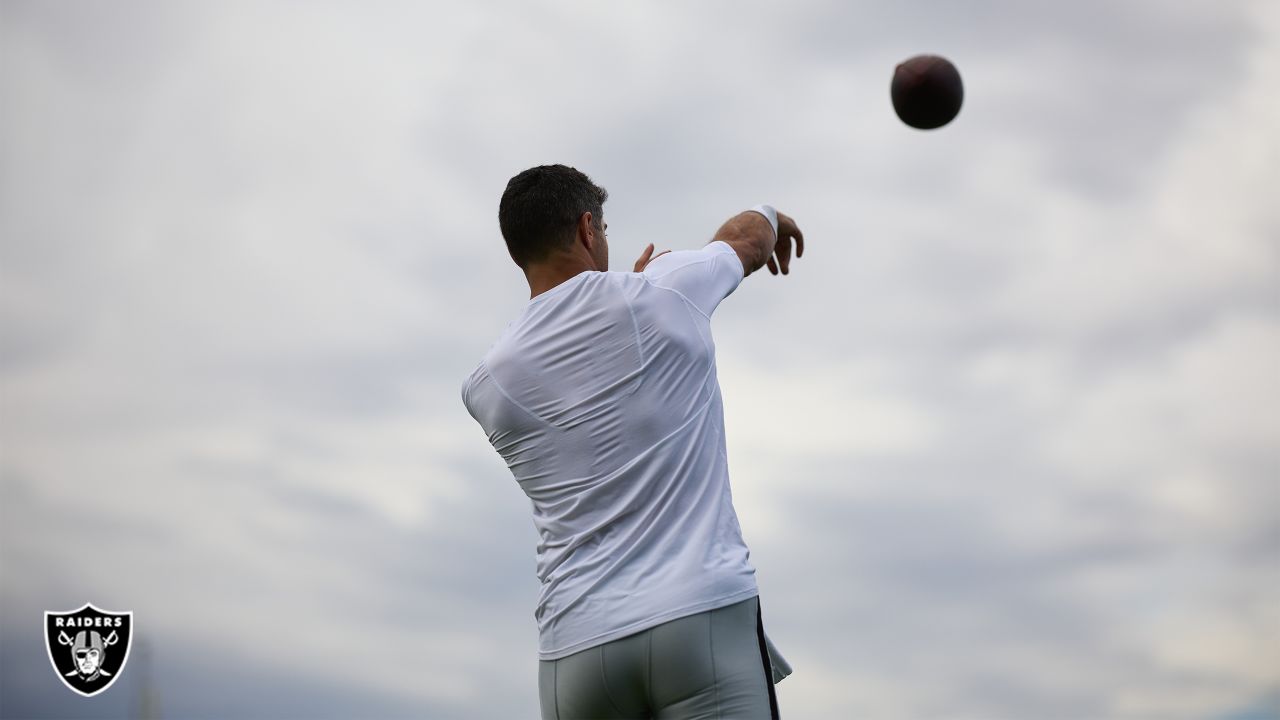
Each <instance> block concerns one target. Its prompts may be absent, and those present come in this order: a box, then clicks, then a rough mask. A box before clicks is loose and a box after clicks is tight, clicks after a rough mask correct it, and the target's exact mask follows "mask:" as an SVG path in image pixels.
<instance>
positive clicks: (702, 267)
mask: <svg viewBox="0 0 1280 720" xmlns="http://www.w3.org/2000/svg"><path fill="white" fill-rule="evenodd" d="M607 198H608V193H606V192H605V190H604V188H601V187H598V186H596V185H595V184H594V183H592V182H591V179H590V178H588V177H587V176H586V175H584V174H582V173H581V172H578V171H577V170H576V169H574V168H570V167H565V166H563V165H544V166H540V167H535V168H531V169H529V170H526V171H524V172H522V173H520V174H519V175H516V176H515V177H514V178H512V179H511V181H510V182H509V183H508V184H507V188H506V191H505V192H504V193H503V195H502V200H501V202H500V203H499V207H498V222H499V225H500V226H501V230H502V236H503V238H504V239H505V240H506V244H507V250H508V252H509V253H510V254H511V258H512V260H514V261H515V263H516V264H517V265H518V266H519V267H520V268H521V269H522V270H523V271H524V274H525V277H526V279H527V280H528V282H529V295H530V299H529V303H528V304H527V305H526V306H525V308H524V310H523V311H522V312H521V314H520V315H519V316H518V317H517V318H516V319H515V320H513V321H512V322H511V323H510V324H509V325H508V326H507V328H506V329H505V330H504V331H503V332H502V334H501V335H500V336H499V338H498V339H497V340H496V341H495V342H494V343H493V345H492V346H491V347H490V348H489V351H488V352H487V353H486V354H485V356H484V360H483V361H482V362H481V363H480V364H479V366H478V367H476V369H475V370H474V371H473V372H472V373H471V374H470V375H469V376H468V377H467V378H466V380H465V381H464V382H463V385H462V401H463V404H464V405H466V407H467V410H468V412H470V413H471V416H472V417H473V418H475V420H476V421H477V422H478V423H479V424H480V426H481V428H483V430H484V432H485V433H486V435H487V436H488V438H489V442H490V443H491V444H492V445H493V447H494V449H496V450H497V451H498V453H499V454H500V455H501V456H502V457H503V459H504V460H505V461H506V463H507V467H508V468H510V470H511V472H512V474H513V475H514V476H515V479H516V481H517V482H518V483H519V485H520V488H521V489H522V490H523V491H524V492H525V494H526V495H528V497H529V499H530V500H531V502H532V506H533V519H534V525H535V526H536V528H537V530H538V533H539V538H540V541H539V543H538V547H537V555H538V557H537V575H538V579H539V580H540V581H541V583H542V588H541V592H540V593H539V598H538V607H537V609H536V611H535V613H534V616H535V618H536V619H537V621H538V631H539V646H538V656H539V666H538V685H539V696H540V701H541V706H542V717H543V718H547V719H550V718H554V719H556V720H562V719H563V720H567V719H568V718H614V717H618V718H622V717H628V718H633V717H662V718H677V717H678V718H694V717H697V718H720V717H725V718H770V717H773V718H776V717H777V716H778V711H777V699H776V696H775V694H774V691H773V684H774V682H776V681H777V680H778V679H781V678H782V677H785V675H786V674H787V673H789V672H790V668H789V667H788V666H787V665H786V662H785V660H783V659H782V658H781V656H780V655H778V654H777V652H776V650H774V649H773V648H772V644H771V643H769V642H768V639H767V638H766V637H765V636H764V627H763V622H762V620H761V615H760V605H759V589H758V587H757V586H756V581H755V568H754V567H752V565H751V564H750V563H749V562H748V557H749V554H750V553H749V552H748V550H747V546H746V543H745V542H744V541H743V539H742V533H741V530H740V528H739V526H738V519H737V515H736V514H735V512H734V508H733V502H732V496H731V494H730V489H729V474H728V459H727V455H726V452H725V435H724V407H723V404H722V402H721V397H720V384H719V381H718V380H717V378H716V365H715V346H714V344H713V342H712V337H711V324H710V323H711V315H712V313H713V312H714V311H715V309H716V306H717V305H719V303H720V301H721V300H723V299H724V298H725V297H726V296H728V295H729V294H730V293H732V292H733V291H734V289H735V288H737V286H738V284H739V283H741V282H742V280H743V278H745V277H746V276H747V275H750V274H751V273H752V272H754V271H756V270H758V269H760V268H761V267H763V266H766V265H767V266H768V268H769V270H770V272H772V273H773V274H775V275H776V274H778V272H779V271H781V273H782V274H784V275H785V274H787V273H789V271H790V262H791V242H792V240H795V243H796V256H797V257H799V256H800V255H801V254H802V253H803V250H804V239H803V236H802V235H801V234H800V230H799V229H798V228H797V227H796V225H795V223H794V222H792V220H791V218H789V217H787V216H786V215H784V214H782V213H778V212H776V211H775V210H773V208H770V207H768V206H759V207H758V208H756V209H755V210H753V211H747V212H743V213H741V214H739V215H737V216H735V217H733V218H730V219H729V221H728V222H726V223H725V224H724V225H723V226H722V227H721V228H720V230H719V231H717V232H716V235H715V238H714V239H713V240H712V241H711V242H710V243H708V244H707V245H706V246H705V247H704V248H702V249H701V250H688V251H677V252H670V251H667V252H663V253H659V255H658V256H656V257H651V254H652V252H653V249H654V248H653V245H652V244H650V245H648V246H647V247H646V248H645V251H644V253H643V254H642V255H641V256H640V259H639V260H638V261H637V262H636V264H635V272H610V271H609V243H608V240H607V238H606V230H607V228H608V224H607V223H605V222H604V217H603V206H604V202H605V200H606V199H607Z"/></svg>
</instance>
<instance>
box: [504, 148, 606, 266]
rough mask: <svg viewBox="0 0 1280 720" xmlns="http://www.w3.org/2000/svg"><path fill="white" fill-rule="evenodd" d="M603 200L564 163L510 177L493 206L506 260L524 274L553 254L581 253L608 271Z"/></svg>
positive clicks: (601, 191) (599, 192)
mask: <svg viewBox="0 0 1280 720" xmlns="http://www.w3.org/2000/svg"><path fill="white" fill-rule="evenodd" d="M608 199H609V193H608V192H606V191H605V189H604V188H602V187H599V186H598V185H596V184H595V183H593V182H591V178H589V177H587V176H586V175H584V174H582V173H581V172H578V170H577V169H575V168H571V167H566V166H564V165H539V166H538V167H535V168H529V169H528V170H525V171H524V172H522V173H520V174H519V175H516V176H515V177H513V178H511V181H510V182H508V183H507V189H506V191H505V192H503V193H502V201H501V202H500V203H499V204H498V225H499V226H500V227H501V228H502V237H503V239H505V240H506V241H507V251H508V252H510V253H511V259H512V260H515V262H516V265H519V266H520V267H521V269H523V270H525V271H526V272H527V271H528V270H529V266H530V265H536V264H538V263H542V262H545V261H547V260H550V259H553V258H554V257H555V256H556V255H563V254H569V255H573V254H576V253H583V254H584V256H585V257H589V259H590V260H591V261H592V263H594V265H595V266H596V269H597V270H608V269H609V244H608V241H607V240H606V239H605V227H606V226H607V225H606V223H605V222H604V203H605V200H608Z"/></svg>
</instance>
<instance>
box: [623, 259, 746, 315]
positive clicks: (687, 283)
mask: <svg viewBox="0 0 1280 720" xmlns="http://www.w3.org/2000/svg"><path fill="white" fill-rule="evenodd" d="M744 272H745V270H744V268H743V267H742V260H741V259H740V258H739V257H738V252H737V251H736V250H734V249H733V246H731V245H729V243H726V242H724V241H723V240H713V241H712V242H710V243H707V244H706V245H705V246H704V247H702V248H701V249H699V250H673V251H672V252H669V253H664V254H663V255H662V256H661V257H658V258H656V259H655V260H653V261H652V262H650V263H649V264H648V265H647V266H646V267H645V269H644V275H645V277H646V278H648V280H649V282H651V283H653V284H654V285H657V286H658V287H663V288H667V289H669V290H674V291H675V292H677V293H679V294H680V295H681V296H683V297H684V299H685V300H687V301H689V303H690V304H691V305H693V306H694V307H696V308H698V311H699V312H701V313H702V314H703V315H705V316H707V317H708V318H710V317H711V313H713V312H715V309H716V307H717V306H718V305H719V304H720V301H721V300H723V299H725V298H726V297H728V296H729V295H730V294H732V293H733V291H734V290H736V289H737V288H738V285H739V284H741V283H742V278H743V277H744Z"/></svg>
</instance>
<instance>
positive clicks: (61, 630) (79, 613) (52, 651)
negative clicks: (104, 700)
mask: <svg viewBox="0 0 1280 720" xmlns="http://www.w3.org/2000/svg"><path fill="white" fill-rule="evenodd" d="M44 630H45V645H46V646H47V648H48V650H49V662H50V663H52V664H53V670H54V672H56V673H57V674H58V677H59V678H61V679H62V682H63V684H65V685H66V686H67V687H69V688H71V689H72V690H73V691H75V692H77V693H79V694H80V695H83V696H85V697H92V696H94V695H97V694H98V693H100V692H102V691H103V690H106V689H107V688H108V687H111V684H112V683H114V682H115V681H116V678H117V677H119V676H120V671H122V670H124V665H125V662H126V661H128V659H129V640H130V638H132V636H133V613H132V612H118V613H117V612H109V611H106V610H99V609H97V608H95V607H94V606H92V605H89V604H87V603H86V604H85V605H84V607H82V608H80V609H79V610H71V611H68V612H60V613H59V612H45V614H44Z"/></svg>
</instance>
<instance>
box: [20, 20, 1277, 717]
mask: <svg viewBox="0 0 1280 720" xmlns="http://www.w3.org/2000/svg"><path fill="white" fill-rule="evenodd" d="M0 20H2V21H0V102H2V103H3V105H4V107H5V112H4V113H0V443H2V444H3V447H4V453H3V455H2V456H0V566H2V567H3V574H2V575H0V607H3V608H4V610H3V615H2V616H0V635H2V637H0V665H2V666H3V667H4V668H5V669H6V670H5V673H4V674H3V677H0V714H2V715H4V716H20V717H73V716H77V713H87V714H89V715H92V716H98V717H101V716H124V715H128V714H133V713H134V710H135V709H136V708H135V707H134V705H133V703H135V702H136V700H137V692H138V691H137V687H136V685H122V686H121V689H120V690H118V691H113V692H111V693H108V694H107V695H104V696H103V697H101V698H99V699H98V700H95V701H93V702H94V704H93V705H85V704H82V703H79V702H72V701H73V700H74V701H79V700H80V699H79V698H75V697H73V696H71V695H70V694H69V693H67V692H66V691H65V689H63V688H61V687H60V686H59V684H58V683H57V680H56V678H53V677H52V676H51V675H50V674H49V670H48V666H47V660H46V659H45V658H44V657H43V649H42V648H41V642H42V640H41V638H40V637H39V635H38V633H39V624H38V619H39V618H40V613H41V612H43V610H46V609H61V608H64V607H71V606H78V605H79V604H81V603H83V602H85V601H92V602H94V603H98V604H101V605H104V606H106V607H111V608H125V609H133V610H134V611H135V613H137V618H138V622H139V623H140V627H145V628H146V637H147V639H148V640H149V647H150V648H151V649H152V651H153V653H154V658H155V663H154V669H153V678H154V687H155V688H156V690H157V691H158V692H159V694H160V699H161V709H162V710H163V712H164V714H166V715H168V716H175V717H218V716H223V717H225V716H246V717H247V716H258V717H293V716H303V715H306V716H318V717H354V716H381V717H407V716H427V717H498V716H503V717H507V716H511V717H523V716H528V715H529V714H530V712H531V708H533V707H534V703H535V702H536V685H535V679H536V672H535V671H536V662H535V658H536V656H535V654H534V651H535V648H536V627H535V625H534V622H533V617H532V610H533V605H534V601H535V599H536V593H537V582H536V578H535V577H534V575H533V569H534V556H533V545H534V542H535V540H536V535H535V533H534V530H533V527H532V523H531V521H530V518H529V515H528V504H527V500H526V499H525V498H524V497H523V496H522V495H521V494H520V492H519V489H518V487H517V486H516V485H515V483H514V482H512V481H511V478H510V476H509V473H508V472H507V470H506V468H505V467H504V465H503V464H502V462H501V461H500V460H499V459H498V458H497V457H496V455H495V454H494V453H493V452H492V450H491V449H490V448H489V447H488V446H487V444H486V443H485V441H484V437H483V434H482V433H481V431H480V430H479V429H478V428H477V427H475V425H474V423H473V422H472V420H471V418H470V417H468V416H467V414H466V413H465V411H464V410H463V409H462V407H461V405H460V402H459V399H458V395H457V392H458V384H459V383H460V382H461V379H462V377H464V376H465V374H466V373H467V372H468V371H469V370H470V369H471V367H473V366H474V363H475V362H476V361H477V360H478V359H479V357H480V355H481V354H482V353H483V351H484V350H485V348H486V347H487V346H488V344H489V343H490V342H491V341H492V339H493V338H495V337H496V336H497V334H498V332H500V330H501V328H502V327H503V325H504V324H505V323H506V322H508V321H509V320H510V319H511V318H512V317H513V316H514V314H515V313H516V312H518V310H519V308H520V307H521V306H522V304H523V303H524V301H525V300H526V299H527V288H526V287H525V286H524V285H523V278H522V277H521V275H520V273H519V272H518V270H517V269H516V268H515V267H514V266H513V265H512V264H511V263H510V262H509V259H508V258H507V256H506V254H505V249H504V248H503V245H502V241H501V238H500V236H499V235H498V232H497V223H496V207H497V198H498V196H499V195H500V193H501V190H502V187H503V186H504V185H505V183H506V181H507V179H508V178H509V177H510V176H511V175H512V174H514V173H515V172H517V171H518V170H520V169H522V168H524V167H527V166H529V165H533V164H539V163H545V162H567V163H569V164H574V165H576V166H578V167H580V168H582V169H583V170H585V171H587V172H588V173H590V174H591V175H592V176H593V177H594V179H596V180H597V181H599V182H600V183H602V184H604V185H605V186H606V187H608V188H609V189H610V193H611V199H610V202H609V204H608V206H607V208H606V212H607V214H608V216H609V220H610V238H611V244H612V246H613V248H612V253H611V256H612V258H613V266H614V269H624V268H627V267H629V266H630V264H631V261H632V259H633V257H634V256H635V255H637V254H638V253H639V251H640V249H641V248H642V247H643V246H644V245H645V244H646V243H648V242H650V241H652V242H655V243H657V244H658V246H659V248H660V249H662V248H666V247H671V248H684V247H694V246H696V245H698V244H699V243H701V242H705V241H706V240H707V239H708V238H709V237H710V236H711V233H713V232H714V230H715V228H716V227H717V226H718V224H719V223H720V222H722V221H723V220H724V219H725V218H726V217H727V216H729V215H731V214H732V213H734V212H736V211H738V210H740V209H741V208H742V207H745V206H749V205H751V204H755V203H757V202H761V201H767V202H771V203H773V204H775V205H777V206H778V207H780V208H782V209H783V210H784V211H787V212H789V213H791V214H792V215H794V216H795V217H796V218H797V220H798V221H799V222H800V224H801V227H802V228H804V230H805V232H806V236H807V237H808V238H809V241H810V242H809V247H808V250H807V252H806V255H805V257H804V258H802V259H800V260H799V261H797V263H796V265H795V267H794V272H793V274H792V275H791V276H790V277H788V278H772V277H768V276H762V277H759V278H757V277H755V276H753V277H752V278H750V279H748V281H747V282H745V283H744V285H743V287H742V288H740V289H739V290H738V291H737V292H736V293H735V294H734V296H733V297H732V298H731V299H730V300H729V301H727V302H726V303H725V304H724V305H722V306H721V309H720V311H719V314H718V315H717V318H716V332H717V354H718V357H719V362H720V371H721V372H720V376H721V382H722V387H723V389H724V394H725V404H726V410H727V414H728V417H727V418H726V423H727V426H728V430H729V451H730V455H731V458H730V466H731V471H732V472H733V476H734V494H735V501H736V504H737V506H738V509H739V513H740V516H741V518H742V525H743V528H744V532H745V533H746V536H747V540H748V542H749V543H750V545H751V547H752V558H753V560H754V561H755V562H756V565H757V568H758V571H759V578H760V583H761V587H762V593H763V595H762V603H763V608H764V612H765V614H766V617H767V618H768V619H769V620H768V625H769V627H770V635H771V636H772V637H773V639H774V640H775V641H777V642H778V644H779V646H780V647H781V648H782V650H783V652H784V653H785V654H786V655H787V657H788V658H789V659H790V660H791V661H792V662H793V664H794V665H795V666H796V674H795V675H794V676H792V677H791V678H788V679H787V681H786V682H784V683H782V684H781V685H780V686H779V688H778V689H779V694H780V699H781V702H782V705H783V707H784V708H785V709H786V712H787V713H788V715H790V716H795V717H845V716H854V715H865V716H869V717H901V718H925V717H955V716H958V715H963V716H973V717H990V718H1018V717H1038V718H1063V719H1064V720H1065V719H1067V718H1079V717H1160V718H1215V719H1216V718H1232V720H1240V718H1251V717H1259V716H1265V715H1266V712H1267V710H1266V709H1267V708H1272V707H1274V704H1275V688H1276V687H1278V686H1280V676H1277V675H1276V672H1275V668H1276V667H1280V657H1278V656H1277V654H1276V651H1275V650H1274V649H1273V648H1274V647H1276V646H1280V642H1278V641H1280V635H1277V632H1278V631H1277V629H1276V627H1275V623H1274V612H1273V610H1271V608H1274V606H1275V602H1276V600H1277V599H1278V598H1280V584H1277V581H1276V578H1275V574H1274V572H1273V570H1274V568H1275V567H1276V564H1277V560H1280V535H1278V531H1277V527H1278V526H1277V518H1276V515H1275V512H1274V508H1275V507H1276V506H1277V502H1276V500H1277V498H1276V491H1275V489H1274V478H1275V475H1276V470H1277V465H1278V463H1280V461H1278V460H1277V455H1276V452H1277V447H1280V444H1278V442H1277V441H1280V436H1278V435H1277V432H1278V428H1280V418H1278V417H1277V415H1276V412H1275V410H1274V408H1275V407H1280V387H1277V384H1276V375H1275V373H1274V369H1273V368H1274V367H1275V365H1276V361H1278V360H1280V314H1278V313H1280V306H1278V300H1277V297H1276V294H1275V292H1274V289H1275V287H1276V285H1275V281H1276V280H1277V269H1278V268H1280V262H1277V260H1278V258H1277V246H1276V244H1275V238H1276V237H1277V236H1280V214H1277V211H1276V210H1275V209H1274V207H1275V206H1274V203H1273V202H1272V200H1271V198H1270V194H1271V190H1270V188H1273V187H1274V186H1275V184H1276V181H1277V180H1280V178H1278V177H1277V172H1280V171H1278V170H1277V169H1276V168H1280V164H1278V163H1276V162H1274V161H1275V160H1277V159H1280V142H1278V141H1277V138H1276V136H1275V131H1274V127H1275V126H1276V122H1280V115H1278V114H1277V106H1276V104H1275V101H1274V99H1272V98H1273V92H1272V90H1271V88H1272V87H1273V86H1274V85H1275V80H1276V78H1277V76H1278V73H1280V66H1278V65H1277V63H1278V62H1280V52H1277V47H1278V46H1277V37H1280V15H1278V14H1277V13H1276V12H1275V11H1274V10H1273V9H1272V8H1271V7H1270V6H1268V5H1266V4H1264V3H1258V2H1253V3H1250V2H1233V3H1225V4H1224V3H1213V4H1209V3H1184V4H1180V5H1178V6H1177V7H1172V6H1169V5H1168V4H1167V3H1154V2H1132V3H1126V4H1123V5H1116V4H1105V3H1074V4H1061V3H1056V4H1055V3H1015V2H1003V1H991V2H983V3H979V4H976V5H975V4H969V5H966V6H963V7H962V6H960V5H946V6H938V5H936V4H935V5H926V4H918V3H917V4H912V3H905V4H904V3H896V4H886V5H883V6H881V7H876V8H868V7H853V6H848V5H845V4H841V3H820V2H813V3H800V4H795V3H792V4H789V5H787V6H786V7H782V6H778V7H775V8H756V9H754V10H753V11H752V12H743V11H742V9H741V7H740V6H739V5H734V4H731V3H727V2H719V3H710V4H700V5H698V6H697V7H680V8H676V7H674V6H671V7H664V6H661V5H656V4H649V3H613V4H607V5H605V4H588V3H574V2H558V3H541V4H536V5H525V4H481V5H468V6H466V7H465V8H464V7H458V8H453V9H450V10H449V11H448V12H443V11H438V10H433V9H428V8H425V7H421V6H415V5H412V4H398V3H364V4H361V5H360V6H359V7H358V8H357V7H356V6H354V5H349V4H341V3H331V4H311V5H308V6H307V7H306V8H305V9H304V8H302V7H299V6H293V5H290V4H286V3H280V4H260V3H256V4H250V3H220V4H217V5H193V4H184V5H173V4H169V3H141V2H130V3H124V4H119V3H117V4H114V5H113V6H112V7H111V8H110V10H108V9H106V8H105V7H98V6H89V5H81V4H48V3H18V2H10V3H6V4H4V5H3V7H2V8H0ZM918 52H937V53H941V54H944V55H947V56H949V57H951V58H953V59H954V60H955V61H956V62H957V63H958V64H959V66H960V69H961V72H962V73H963V74H964V77H965V82H966V87H967V88H968V96H967V98H966V104H965V107H964V109H963V110H962V113H961V115H960V117H959V118H958V119H957V120H956V122H955V123H954V124H953V125H951V126H948V127H947V128H945V129H944V130H940V131H936V132H933V133H920V132H916V131H912V130H909V129H907V128H905V127H903V126H901V124H900V123H898V122H897V120H896V118H894V116H893V113H892V111H891V110H890V108H889V106H888V81H889V77H890V74H891V71H892V67H893V65H894V64H895V63H897V62H899V61H900V60H902V59H904V58H905V57H907V56H909V55H912V54H916V53H918ZM104 557H106V558H110V560H109V561H103V559H102V558H104ZM267 639H270V641H269V642H268V640H267ZM179 659H180V660H179ZM122 680H129V681H130V682H136V681H137V680H138V677H137V675H133V676H131V677H130V678H123V679H122Z"/></svg>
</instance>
